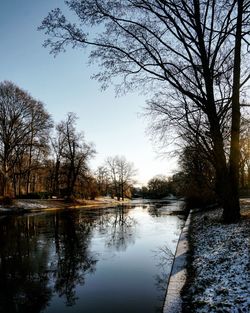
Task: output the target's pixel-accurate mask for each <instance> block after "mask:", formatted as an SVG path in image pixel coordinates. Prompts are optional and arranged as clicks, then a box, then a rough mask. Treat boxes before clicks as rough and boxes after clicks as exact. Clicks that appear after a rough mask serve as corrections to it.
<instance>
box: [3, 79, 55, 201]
mask: <svg viewBox="0 0 250 313" xmlns="http://www.w3.org/2000/svg"><path fill="white" fill-rule="evenodd" d="M51 126H52V124H51V119H50V116H49V114H48V113H47V112H46V110H45V109H44V106H43V104H42V103H41V102H39V101H36V100H35V99H33V98H32V97H31V96H30V95H29V94H28V93H27V92H25V91H23V90H22V89H20V88H19V87H17V86H16V85H14V84H13V83H11V82H3V83H1V84H0V161H1V163H0V164H1V180H2V190H1V194H3V195H6V194H12V193H13V189H14V192H15V191H16V184H17V181H19V183H20V181H21V178H22V177H23V179H24V180H25V184H26V186H27V192H28V191H29V185H30V176H31V172H32V169H34V168H35V167H37V164H38V161H39V160H41V158H40V157H41V154H45V153H46V151H47V148H48V145H47V144H46V142H47V137H48V133H49V130H50V128H51ZM11 182H12V183H13V184H12V185H11Z"/></svg>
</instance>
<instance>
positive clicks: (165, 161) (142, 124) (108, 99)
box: [0, 0, 177, 184]
mask: <svg viewBox="0 0 250 313" xmlns="http://www.w3.org/2000/svg"><path fill="white" fill-rule="evenodd" d="M56 7H60V8H61V9H63V8H64V1H63V0H22V1H21V0H0V42H1V49H0V60H1V61H0V81H3V80H9V81H12V82H14V83H15V84H16V85H18V86H19V87H20V88H22V89H24V90H26V91H28V92H29V93H30V94H31V96H33V97H34V98H36V99H39V100H40V101H42V102H43V103H44V104H45V108H46V109H47V111H48V112H49V113H50V114H51V115H52V118H53V120H54V121H55V123H57V122H59V121H61V120H62V119H65V117H66V114H67V113H68V112H75V113H76V114H77V116H78V120H77V129H78V130H79V131H84V133H85V138H86V140H87V141H88V142H93V143H94V144H95V148H96V151H97V155H96V157H95V159H93V160H92V161H91V162H90V166H91V168H92V169H93V170H95V169H96V168H97V167H98V166H100V165H102V164H103V163H104V161H105V159H106V158H107V157H108V156H115V155H120V156H121V155H122V156H125V157H126V159H127V160H128V161H130V162H133V163H134V166H135V168H136V169H137V177H136V180H137V183H138V184H146V183H147V181H148V180H149V179H150V178H152V177H153V176H155V175H159V174H162V175H166V176H171V175H172V174H174V172H175V171H176V170H177V164H176V160H174V159H171V158H169V157H168V156H166V157H165V158H162V157H159V153H158V152H157V145H156V144H155V143H154V142H153V141H152V138H151V139H150V137H149V136H148V135H146V130H147V125H148V124H147V121H146V120H145V119H144V118H142V117H140V116H141V113H143V107H145V100H146V96H144V95H142V94H135V93H132V94H127V95H125V96H121V97H117V96H116V95H115V92H114V89H113V88H112V86H111V87H109V88H108V89H107V90H105V91H101V86H100V84H99V83H98V82H97V81H95V80H93V79H91V78H90V77H91V75H93V74H94V73H96V72H98V68H97V66H95V65H92V66H89V65H88V64H87V62H88V55H87V53H86V51H84V50H76V49H72V48H70V47H69V48H68V49H67V51H66V53H61V54H59V55H58V56H57V57H56V58H55V57H53V56H52V55H50V54H49V49H48V48H44V47H42V44H43V41H44V40H45V39H46V37H45V35H44V33H43V32H38V31H37V27H38V26H39V25H40V24H41V21H42V20H43V18H44V17H46V16H47V14H48V12H49V11H50V10H51V9H54V8H56Z"/></svg>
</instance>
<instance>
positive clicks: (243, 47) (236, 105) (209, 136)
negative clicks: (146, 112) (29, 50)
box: [40, 0, 250, 222]
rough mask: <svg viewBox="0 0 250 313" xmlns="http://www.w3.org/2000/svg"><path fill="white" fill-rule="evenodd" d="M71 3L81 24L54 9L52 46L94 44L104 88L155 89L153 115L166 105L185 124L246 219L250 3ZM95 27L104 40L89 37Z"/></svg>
mask: <svg viewBox="0 0 250 313" xmlns="http://www.w3.org/2000/svg"><path fill="white" fill-rule="evenodd" d="M66 5H67V6H68V7H69V9H70V10H71V11H73V12H74V13H75V14H76V16H77V18H78V20H79V24H75V23H74V24H73V23H70V22H68V21H67V19H66V18H65V16H64V15H63V14H62V12H61V11H60V9H55V10H53V11H51V12H50V13H49V15H48V16H47V17H46V18H45V19H44V20H43V22H42V25H41V26H40V29H42V30H45V32H46V34H47V35H48V37H49V38H48V39H47V40H46V41H45V46H50V47H51V52H52V53H54V54H57V53H59V52H61V51H64V50H65V47H66V46H67V45H72V46H73V47H77V48H85V47H86V46H90V47H92V50H91V53H90V57H91V59H92V60H93V61H96V60H97V61H99V64H100V65H101V66H103V67H104V71H103V72H100V73H98V74H97V75H96V76H95V77H96V78H97V79H98V80H99V81H101V82H102V83H103V87H106V86H107V85H108V84H109V82H110V80H111V79H112V78H119V77H120V78H121V81H120V84H118V85H117V90H118V91H119V90H131V89H133V88H134V89H136V88H138V87H143V88H145V87H147V88H148V87H149V88H150V90H151V91H155V96H154V97H153V102H152V103H154V104H155V108H153V110H155V111H156V112H157V110H159V107H160V108H161V107H163V108H164V111H165V112H166V114H165V120H170V121H172V120H174V121H175V124H177V126H183V124H185V125H184V126H185V127H188V129H189V130H191V131H192V132H195V133H196V137H197V139H199V143H200V144H201V147H202V148H203V149H204V152H206V153H207V155H211V156H212V158H213V162H214V165H215V171H216V180H217V185H218V188H217V191H218V195H219V197H220V199H221V202H222V205H223V208H224V210H223V217H224V220H225V221H226V222H233V221H236V220H238V219H239V217H240V207H239V194H238V185H239V158H240V152H239V128H240V91H241V90H242V88H243V87H244V86H245V85H246V82H247V81H248V80H249V78H250V75H249V69H248V66H247V60H249V53H248V49H249V34H250V32H249V27H250V25H249V20H250V18H249V15H250V13H249V7H250V2H249V0H230V1H228V0H220V1H214V0H213V1H210V0H206V1H199V0H188V1H183V0H177V1H173V0H171V1H166V0H149V1H148V0H147V1H146V0H133V1H129V0H124V1H118V0H113V1H100V0H95V1H92V0H86V1H78V0H69V1H66ZM83 26H85V27H86V28H83ZM88 27H93V30H94V31H96V35H93V34H91V35H88ZM248 63H249V62H248ZM242 64H244V69H243V68H242ZM166 90H168V91H169V92H166ZM152 103H151V105H152ZM177 113H178V114H177ZM225 133H227V134H228V141H229V142H230V146H229V155H227V149H226V147H225V141H224V139H225Z"/></svg>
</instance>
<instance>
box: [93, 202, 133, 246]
mask: <svg viewBox="0 0 250 313" xmlns="http://www.w3.org/2000/svg"><path fill="white" fill-rule="evenodd" d="M130 209H131V207H130V206H122V205H121V206H118V207H116V208H115V209H114V210H112V211H111V212H106V214H104V213H102V214H101V215H100V218H99V221H98V230H99V232H101V233H103V234H107V241H106V245H107V246H108V247H110V248H115V249H116V250H118V251H120V250H123V251H125V250H126V249H127V247H128V245H129V244H132V243H134V240H135V239H134V236H135V225H136V221H135V219H134V218H133V217H131V216H129V215H128V212H129V210H130Z"/></svg>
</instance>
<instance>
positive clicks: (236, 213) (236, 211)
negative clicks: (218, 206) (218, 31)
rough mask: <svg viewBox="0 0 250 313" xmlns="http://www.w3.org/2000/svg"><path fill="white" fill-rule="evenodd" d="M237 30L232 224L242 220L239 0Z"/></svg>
mask: <svg viewBox="0 0 250 313" xmlns="http://www.w3.org/2000/svg"><path fill="white" fill-rule="evenodd" d="M237 2H238V15H237V26H236V27H237V28H236V37H235V51H234V77H233V93H232V127H231V145H230V157H229V185H230V188H229V192H230V198H231V201H230V203H228V205H227V208H226V210H224V212H223V217H224V221H225V222H228V223H231V222H236V221H238V220H239V218H240V201H239V169H240V167H239V164H240V145H239V137H240V68H241V40H242V38H241V33H242V12H243V2H244V0H238V1H237Z"/></svg>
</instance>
